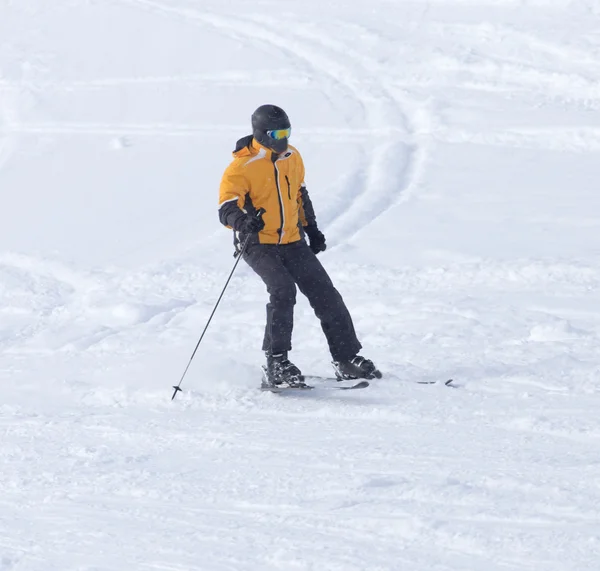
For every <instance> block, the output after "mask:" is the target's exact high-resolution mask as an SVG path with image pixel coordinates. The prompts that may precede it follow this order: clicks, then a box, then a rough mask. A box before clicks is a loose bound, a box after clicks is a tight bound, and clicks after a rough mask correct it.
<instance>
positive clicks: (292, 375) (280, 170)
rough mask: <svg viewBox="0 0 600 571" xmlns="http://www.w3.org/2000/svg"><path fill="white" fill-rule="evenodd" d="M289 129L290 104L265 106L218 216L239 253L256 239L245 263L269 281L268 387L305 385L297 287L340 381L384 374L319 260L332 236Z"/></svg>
mask: <svg viewBox="0 0 600 571" xmlns="http://www.w3.org/2000/svg"><path fill="white" fill-rule="evenodd" d="M290 134H291V124H290V120H289V118H288V116H287V114H286V113H285V111H284V110H283V109H281V108H280V107H277V106H275V105H262V106H261V107H259V108H258V109H257V110H256V111H255V112H254V113H253V115H252V135H248V136H246V137H243V138H242V139H240V140H239V141H238V142H237V145H236V147H235V151H234V152H233V157H234V158H233V161H232V162H231V164H230V165H229V166H228V167H227V169H226V170H225V173H224V175H223V179H222V181H221V187H220V199H219V203H220V204H219V219H220V221H221V223H222V224H224V225H225V226H227V227H229V228H232V229H233V230H234V245H235V248H236V254H239V252H240V250H241V245H242V244H243V243H244V241H245V240H246V238H247V237H248V236H249V240H248V245H247V247H246V250H245V252H244V254H243V257H244V260H245V261H246V262H247V263H248V265H249V266H250V267H251V268H252V269H253V270H254V271H255V272H256V273H257V274H258V275H259V276H260V277H261V278H262V280H263V281H264V283H265V285H266V286H267V292H268V293H269V296H270V300H269V303H268V304H267V324H266V328H265V335H264V341H263V346H262V349H263V351H265V353H266V358H267V364H266V367H263V368H264V370H265V384H266V385H267V386H272V385H277V386H278V387H282V388H283V387H297V388H302V387H304V386H306V385H305V383H304V378H303V376H302V373H301V372H300V369H299V368H298V367H297V366H296V365H294V364H293V363H292V362H291V361H290V360H289V359H288V351H290V350H291V348H292V328H293V312H294V304H295V303H296V286H298V288H299V289H300V291H301V292H302V293H303V294H304V295H305V296H306V297H307V298H308V301H309V302H310V305H311V306H312V308H313V310H314V312H315V315H316V316H317V317H318V319H319V320H320V321H321V327H322V329H323V333H324V334H325V337H326V339H327V342H328V344H329V350H330V352H331V356H332V358H333V363H332V364H333V367H334V370H335V374H336V376H337V378H338V379H340V380H347V379H357V378H365V379H372V378H374V377H377V378H379V377H381V373H380V372H379V371H378V370H377V368H376V367H375V365H374V364H373V362H372V361H370V360H368V359H365V358H364V357H361V356H360V355H358V352H359V350H360V349H361V344H360V343H359V341H358V339H357V337H356V333H355V331H354V325H353V324H352V318H351V317H350V313H349V312H348V309H347V308H346V305H345V304H344V301H343V299H342V296H341V295H340V294H339V292H338V291H337V290H336V289H335V287H334V286H333V283H332V282H331V279H330V277H329V275H328V274H327V272H326V271H325V269H324V268H323V266H322V265H321V263H320V262H319V260H318V259H317V257H316V254H318V253H319V252H323V251H325V249H326V247H327V246H326V243H325V236H323V234H322V233H321V232H320V230H319V229H318V227H317V220H316V218H315V213H314V210H313V206H312V202H311V200H310V198H309V196H308V191H307V189H306V185H305V184H304V164H303V161H302V157H301V156H300V153H299V152H298V150H297V149H296V148H294V147H292V146H290V145H288V140H289V138H290ZM260 209H264V214H263V215H262V216H260V215H259V211H260ZM305 236H308V239H309V240H310V246H309V245H308V244H307V242H306V240H305Z"/></svg>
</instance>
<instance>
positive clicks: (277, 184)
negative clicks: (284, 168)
mask: <svg viewBox="0 0 600 571" xmlns="http://www.w3.org/2000/svg"><path fill="white" fill-rule="evenodd" d="M273 168H274V169H275V186H277V196H278V197H279V215H280V217H281V226H280V227H279V229H278V230H277V233H278V234H279V241H278V242H277V244H281V240H282V238H283V227H284V226H285V212H284V210H283V196H281V188H280V187H279V170H278V169H277V164H276V163H273ZM286 178H287V177H286Z"/></svg>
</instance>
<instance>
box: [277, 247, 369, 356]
mask: <svg viewBox="0 0 600 571" xmlns="http://www.w3.org/2000/svg"><path fill="white" fill-rule="evenodd" d="M281 248H282V250H285V251H284V254H283V263H284V264H285V266H286V268H287V269H288V270H289V273H290V274H291V275H292V277H293V278H294V280H295V281H296V284H297V285H298V288H299V289H300V291H301V292H302V293H303V294H304V295H305V296H306V297H307V299H308V301H309V303H310V305H311V307H312V308H313V310H314V312H315V315H316V316H317V318H318V319H319V320H320V321H321V327H322V329H323V333H324V334H325V337H326V339H327V343H328V344H329V350H330V352H331V356H332V357H333V360H334V361H344V360H348V359H351V358H352V357H353V356H355V355H356V354H357V353H358V352H359V351H360V349H361V344H360V342H359V341H358V339H357V337H356V332H355V331H354V325H353V323H352V317H351V316H350V312H349V311H348V308H347V307H346V304H345V303H344V300H343V299H342V296H341V295H340V293H339V292H338V291H337V289H336V288H335V287H334V285H333V282H332V281H331V278H330V277H329V275H328V274H327V272H326V271H325V268H324V267H323V266H322V265H321V262H320V261H319V260H318V259H317V256H315V254H313V252H312V250H311V249H310V248H309V247H308V245H307V244H306V242H305V241H304V240H301V241H299V242H294V243H293V244H289V245H288V246H282V247H281Z"/></svg>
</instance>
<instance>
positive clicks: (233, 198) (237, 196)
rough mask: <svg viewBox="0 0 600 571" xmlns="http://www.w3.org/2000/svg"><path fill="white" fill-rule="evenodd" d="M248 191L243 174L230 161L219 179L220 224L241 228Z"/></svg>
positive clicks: (236, 228)
mask: <svg viewBox="0 0 600 571" xmlns="http://www.w3.org/2000/svg"><path fill="white" fill-rule="evenodd" d="M247 193H248V181H247V180H246V177H245V176H243V175H242V174H241V173H240V172H239V170H238V168H237V165H236V164H235V161H234V162H233V163H231V164H230V165H229V166H228V167H227V169H226V170H225V173H224V174H223V178H222V180H221V187H220V189H219V220H220V221H221V224H223V225H225V226H227V227H229V228H233V229H234V230H237V231H240V230H242V227H243V223H244V220H245V219H246V213H245V212H244V210H242V209H243V207H244V202H245V200H246V194H247Z"/></svg>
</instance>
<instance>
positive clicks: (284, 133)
mask: <svg viewBox="0 0 600 571" xmlns="http://www.w3.org/2000/svg"><path fill="white" fill-rule="evenodd" d="M291 134H292V128H291V127H290V128H289V129H275V130H273V131H267V135H269V137H271V139H275V140H276V141H279V139H286V138H289V136H290V135H291Z"/></svg>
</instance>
